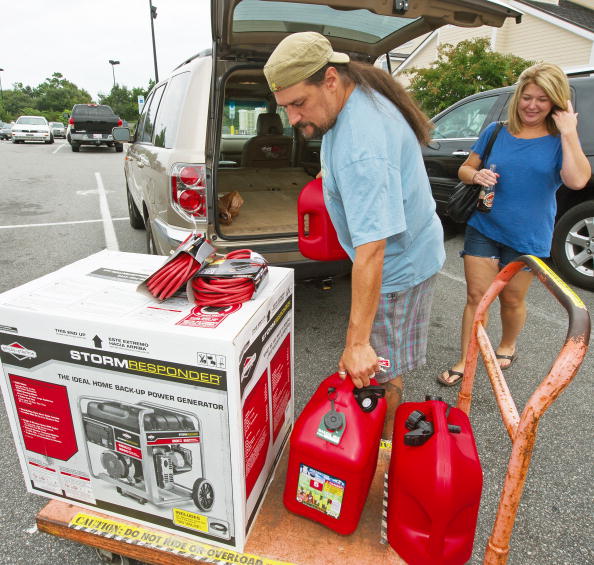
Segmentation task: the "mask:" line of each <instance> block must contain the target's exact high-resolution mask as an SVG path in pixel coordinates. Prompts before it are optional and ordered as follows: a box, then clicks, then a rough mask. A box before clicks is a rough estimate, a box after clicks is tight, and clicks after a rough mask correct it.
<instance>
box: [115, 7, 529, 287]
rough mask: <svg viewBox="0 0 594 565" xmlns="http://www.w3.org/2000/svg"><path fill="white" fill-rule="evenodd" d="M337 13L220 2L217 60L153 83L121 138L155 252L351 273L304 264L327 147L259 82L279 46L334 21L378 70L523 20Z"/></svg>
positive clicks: (336, 35) (138, 219)
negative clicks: (442, 41) (202, 240)
mask: <svg viewBox="0 0 594 565" xmlns="http://www.w3.org/2000/svg"><path fill="white" fill-rule="evenodd" d="M307 4H311V5H307ZM314 4H315V5H314ZM329 4H331V6H332V7H330V6H327V5H322V2H321V0H301V1H300V2H299V3H296V2H282V3H274V2H272V3H270V2H258V1H253V0H246V1H242V0H225V1H223V0H213V1H212V14H213V17H212V22H213V25H214V28H213V29H212V34H213V38H214V40H215V42H214V51H210V50H208V51H205V52H203V53H200V54H199V55H196V56H195V57H192V58H190V59H188V60H187V61H185V62H184V63H182V64H181V65H180V66H179V67H178V68H176V69H175V70H174V71H173V72H172V73H171V75H170V76H169V77H168V78H167V79H166V80H163V81H161V82H160V83H158V84H157V85H155V87H154V88H153V90H152V91H151V92H150V93H149V95H148V96H147V98H146V102H145V104H144V107H143V112H142V115H141V116H140V119H139V121H138V123H137V126H136V131H135V134H134V136H133V137H131V136H130V134H129V130H128V129H127V128H116V129H115V130H114V135H115V136H116V137H117V139H118V140H120V141H129V140H130V141H132V143H131V145H130V147H129V149H128V152H127V155H126V159H125V161H124V172H125V180H126V192H127V195H128V207H129V213H130V223H131V225H132V226H133V227H134V228H143V227H145V228H146V230H147V244H148V249H149V252H151V253H158V254H163V255H167V254H169V253H170V252H171V251H172V250H173V249H175V248H176V247H177V246H178V245H179V243H180V242H182V241H184V240H185V239H186V237H187V236H188V234H189V233H191V231H192V230H199V231H201V232H205V233H207V235H208V237H209V238H210V239H211V240H212V241H213V242H214V243H215V244H216V245H217V247H218V248H219V249H220V251H221V252H228V251H231V250H233V249H237V248H243V247H249V248H251V249H253V250H255V251H258V252H260V253H262V254H264V255H265V256H266V257H267V258H268V260H269V261H271V262H272V263H274V264H284V265H292V266H296V267H299V272H298V276H308V272H311V274H312V275H321V274H332V272H333V271H334V272H336V271H340V272H344V271H345V267H346V265H347V264H346V263H342V264H341V263H333V262H327V263H315V262H310V261H306V260H305V258H304V257H303V256H302V255H301V254H300V253H299V250H298V245H297V213H296V210H297V206H296V204H297V197H298V195H299V192H300V190H301V188H302V187H303V186H304V185H305V184H306V183H308V182H309V181H311V180H312V178H313V177H314V176H315V175H316V173H317V172H318V171H319V169H320V140H319V139H318V140H307V141H306V140H304V139H303V138H302V137H301V136H300V135H299V134H298V133H297V131H296V130H294V129H293V128H292V127H291V126H290V124H289V122H288V119H287V116H286V114H285V112H284V110H283V109H282V108H279V107H277V106H276V102H275V99H274V96H273V95H272V93H271V92H270V90H269V88H268V85H267V83H266V80H265V77H264V74H263V72H262V67H263V66H264V63H265V62H266V60H267V59H268V57H269V55H270V53H271V52H272V50H273V49H274V47H276V45H277V44H278V42H279V41H281V40H282V39H283V37H285V36H286V35H288V34H289V33H290V31H289V30H292V29H295V30H302V29H318V28H319V27H320V25H321V24H322V22H333V25H334V26H335V27H334V28H333V33H332V37H331V38H332V43H333V45H334V48H335V49H337V50H338V51H342V52H347V53H350V54H351V55H353V57H354V58H357V59H364V60H367V61H370V62H372V63H373V62H374V61H375V60H376V59H377V58H378V57H379V56H381V55H382V54H385V53H386V52H389V51H390V50H391V49H393V48H395V47H396V46H398V45H400V44H402V43H404V42H405V41H408V40H410V39H412V38H413V37H415V36H417V35H421V34H423V33H426V32H427V31H429V30H430V29H435V28H437V27H440V26H441V25H444V24H445V23H451V24H456V23H459V24H461V25H468V24H469V22H471V21H472V22H473V23H474V25H477V26H478V25H482V24H485V23H487V22H488V23H490V25H501V24H502V23H503V21H504V20H505V18H506V17H516V16H518V15H519V14H518V13H517V12H514V11H513V10H510V9H509V8H507V7H506V8H503V7H501V6H499V5H496V4H494V3H489V2H485V1H483V0H476V1H473V2H472V3H470V2H465V1H463V2H462V4H463V5H464V10H463V11H460V4H459V2H457V1H456V2H451V3H450V2H449V1H448V0H445V1H444V2H441V3H440V4H439V8H433V7H432V5H431V4H428V3H423V4H422V8H418V7H417V8H415V9H412V8H410V9H409V10H408V11H406V9H404V10H402V11H400V12H399V13H398V14H397V13H396V11H395V10H393V9H392V4H391V3H386V2H385V1H384V0H369V1H365V2H363V1H361V2H360V6H359V7H360V8H362V9H360V10H352V8H353V7H354V6H353V2H352V0H333V1H332V2H329ZM411 6H412V4H411ZM364 8H367V9H364ZM462 12H464V13H462ZM410 18H413V19H412V20H411V19H410ZM287 22H289V23H287ZM370 30H373V31H372V32H371V31H370ZM233 191H237V192H239V193H240V195H241V198H242V199H243V205H242V206H241V208H240V209H239V214H238V215H236V216H235V217H234V218H233V219H232V221H231V223H224V222H223V221H222V220H223V218H221V217H220V216H219V211H218V203H219V199H220V198H221V197H222V196H224V195H226V194H229V193H231V192H233Z"/></svg>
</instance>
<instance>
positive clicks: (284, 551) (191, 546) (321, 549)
mask: <svg viewBox="0 0 594 565" xmlns="http://www.w3.org/2000/svg"><path fill="white" fill-rule="evenodd" d="M389 457H390V450H389V449H381V450H380V456H379V461H378V466H377V469H376V473H375V477H374V479H373V483H372V485H371V489H370V492H369V497H368V499H367V503H366V504H365V508H364V510H363V514H362V516H361V521H360V523H359V527H358V528H357V530H356V531H355V533H353V534H352V535H350V536H341V535H339V534H337V533H335V532H333V531H331V530H329V529H327V528H325V527H323V526H321V525H319V524H317V523H315V522H311V521H309V520H306V519H304V518H301V517H299V516H295V515H294V514H291V513H289V512H288V511H287V510H286V509H285V507H284V506H283V503H282V494H283V488H284V484H285V475H286V469H287V460H288V449H285V453H284V454H283V457H282V458H281V460H280V462H279V464H278V468H277V471H276V474H275V477H274V479H273V481H272V483H271V485H270V488H269V490H268V493H267V495H266V498H265V500H264V503H263V505H262V508H261V509H260V512H259V514H258V517H257V518H256V522H255V524H254V527H253V529H252V531H251V533H250V535H249V536H248V541H247V544H246V547H245V551H244V553H243V554H241V553H238V552H235V551H233V550H228V549H222V548H216V547H214V546H211V545H208V544H206V543H203V542H201V541H199V539H198V538H192V537H190V536H181V535H175V534H170V533H168V532H163V531H161V530H159V529H157V528H152V527H148V526H144V525H140V524H136V523H134V522H132V521H129V520H124V519H122V518H113V517H110V516H106V515H104V514H100V513H98V512H95V511H91V510H87V509H83V508H80V507H77V506H74V505H72V504H67V503H64V502H60V501H57V500H52V501H50V502H49V503H48V504H47V505H46V506H45V507H44V508H42V510H41V511H40V512H39V513H38V515H37V527H38V528H39V530H40V531H43V532H46V533H49V534H52V535H55V536H59V537H62V538H67V539H70V540H73V541H77V542H79V543H83V544H87V545H90V546H93V547H97V548H102V549H105V550H109V551H111V552H113V553H116V554H120V555H125V556H127V557H131V558H133V559H136V560H138V561H142V562H144V563H153V564H168V565H170V564H174V563H175V564H178V563H179V564H182V563H197V562H198V563H213V562H216V563H254V564H257V563H261V564H262V565H272V564H274V565H278V564H279V562H280V563H291V564H296V565H315V564H320V565H321V564H323V565H349V564H357V565H365V564H367V563H369V564H371V563H373V564H377V563H382V564H386V565H390V564H395V565H406V564H405V562H404V561H403V560H402V559H400V558H399V557H398V555H397V554H396V553H395V552H394V550H393V549H392V548H391V547H390V546H389V545H387V544H385V543H382V541H381V540H382V510H383V502H384V477H385V473H386V472H387V470H388V464H389ZM77 516H78V520H77V521H78V522H79V524H80V525H79V526H77V525H76V524H75V523H74V519H75V517H77ZM86 517H96V518H97V519H98V520H96V521H95V524H93V520H88V519H86ZM114 523H115V524H116V525H118V524H119V526H120V527H119V528H117V529H116V530H114ZM84 524H86V526H85V525H84ZM93 526H95V528H93ZM125 530H127V531H128V535H117V534H114V531H119V533H120V534H121V533H125ZM135 536H136V537H135ZM143 538H144V539H145V540H153V542H154V541H155V540H157V543H151V542H148V541H147V542H142V539H143ZM175 548H177V549H175ZM180 548H183V549H180ZM242 556H246V557H242Z"/></svg>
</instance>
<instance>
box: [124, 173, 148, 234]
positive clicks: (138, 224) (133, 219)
mask: <svg viewBox="0 0 594 565" xmlns="http://www.w3.org/2000/svg"><path fill="white" fill-rule="evenodd" d="M127 184H128V183H126V185H127ZM126 197H127V198H128V216H129V217H130V225H131V226H132V227H133V228H134V229H135V230H141V229H144V218H143V217H142V214H141V213H140V212H139V211H138V208H137V207H136V204H135V203H134V199H133V198H132V195H131V194H130V189H129V188H128V186H126Z"/></svg>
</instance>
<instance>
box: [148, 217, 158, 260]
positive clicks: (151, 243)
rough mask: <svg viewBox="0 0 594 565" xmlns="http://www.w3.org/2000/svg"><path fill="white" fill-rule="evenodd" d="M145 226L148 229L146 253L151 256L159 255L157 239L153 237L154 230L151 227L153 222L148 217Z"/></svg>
mask: <svg viewBox="0 0 594 565" xmlns="http://www.w3.org/2000/svg"><path fill="white" fill-rule="evenodd" d="M144 226H145V228H146V252H147V253H148V254H149V255H159V252H158V251H157V244H156V243H155V238H154V236H153V228H152V227H151V220H150V218H149V217H148V214H147V217H146V222H145V223H144Z"/></svg>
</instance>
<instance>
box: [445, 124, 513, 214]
mask: <svg viewBox="0 0 594 565" xmlns="http://www.w3.org/2000/svg"><path fill="white" fill-rule="evenodd" d="M502 127H503V122H497V125H496V126H495V129H494V130H493V133H492V134H491V137H490V138H489V142H488V143H487V146H486V147H485V152H484V153H483V158H482V161H481V166H480V169H482V168H483V164H484V163H486V162H487V159H488V158H489V155H490V153H491V148H492V147H493V143H495V139H496V137H497V134H498V133H499V131H500V130H501V128H502ZM482 188H484V187H482V186H481V185H480V184H465V183H463V182H462V181H460V182H459V183H458V184H457V185H456V186H455V187H454V192H453V193H452V195H451V196H450V198H449V199H448V203H447V205H446V213H447V215H448V216H449V217H450V218H451V219H452V220H453V221H454V222H456V223H458V224H463V223H465V222H466V220H468V218H470V215H471V214H472V213H473V212H474V211H475V210H476V205H477V202H478V197H479V192H480V191H481V189H482Z"/></svg>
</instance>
